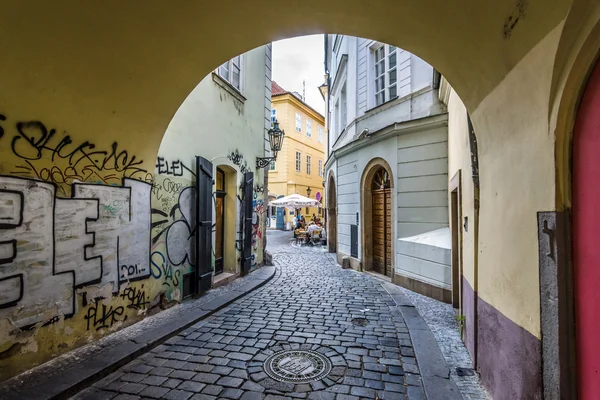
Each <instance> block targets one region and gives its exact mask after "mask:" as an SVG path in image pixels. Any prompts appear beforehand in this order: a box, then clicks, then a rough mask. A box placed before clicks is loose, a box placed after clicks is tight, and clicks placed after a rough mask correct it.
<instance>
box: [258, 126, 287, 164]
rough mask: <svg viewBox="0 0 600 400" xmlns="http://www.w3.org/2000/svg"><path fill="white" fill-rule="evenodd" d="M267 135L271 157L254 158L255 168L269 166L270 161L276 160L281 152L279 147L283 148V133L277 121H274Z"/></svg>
mask: <svg viewBox="0 0 600 400" xmlns="http://www.w3.org/2000/svg"><path fill="white" fill-rule="evenodd" d="M267 133H268V135H269V145H270V146H271V152H272V153H273V157H256V168H265V167H267V166H268V165H269V164H271V162H272V161H275V160H276V159H277V153H278V152H279V151H281V147H282V146H283V138H284V137H285V132H284V131H282V130H281V129H279V122H277V120H275V122H274V123H273V127H272V128H271V129H269V132H267Z"/></svg>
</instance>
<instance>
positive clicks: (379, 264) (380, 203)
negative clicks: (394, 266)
mask: <svg viewBox="0 0 600 400" xmlns="http://www.w3.org/2000/svg"><path fill="white" fill-rule="evenodd" d="M372 213H373V271H375V272H377V273H379V274H385V192H384V191H383V190H377V191H373V210H372Z"/></svg>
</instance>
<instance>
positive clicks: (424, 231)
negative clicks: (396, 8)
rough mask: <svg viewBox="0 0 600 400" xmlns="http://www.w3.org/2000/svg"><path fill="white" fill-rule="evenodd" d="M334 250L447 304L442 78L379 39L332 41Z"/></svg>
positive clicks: (329, 186)
mask: <svg viewBox="0 0 600 400" xmlns="http://www.w3.org/2000/svg"><path fill="white" fill-rule="evenodd" d="M325 48H326V50H325V52H326V57H325V64H326V72H327V73H328V74H329V80H328V83H329V88H328V93H329V98H328V110H329V113H328V117H329V120H328V127H329V132H328V144H327V156H328V159H327V162H326V165H325V177H326V196H327V209H328V238H329V240H330V246H329V249H330V251H335V252H336V253H337V257H338V261H339V262H340V263H341V264H342V265H344V264H345V265H346V266H350V267H352V268H355V269H358V270H361V271H373V272H376V273H380V274H382V275H386V276H387V277H389V278H390V279H391V280H392V281H393V282H395V283H396V284H399V285H401V286H404V287H407V288H409V289H412V290H415V291H417V292H420V293H423V294H426V295H429V296H432V297H435V298H438V299H440V300H443V301H447V302H449V301H450V299H451V290H452V286H451V283H452V276H451V257H450V247H451V239H450V232H449V229H448V200H447V196H448V194H447V182H448V117H447V113H446V109H445V106H444V104H442V103H441V102H440V101H439V98H438V86H439V81H440V75H439V73H438V72H437V71H435V70H434V69H433V67H431V66H430V65H429V64H427V63H426V62H425V61H423V60H421V59H420V58H418V57H416V56H415V55H413V54H411V53H409V52H407V51H405V50H402V49H399V48H397V47H394V46H391V45H387V44H383V43H380V42H377V41H373V40H368V39H363V38H357V37H351V36H344V35H327V36H326V45H325Z"/></svg>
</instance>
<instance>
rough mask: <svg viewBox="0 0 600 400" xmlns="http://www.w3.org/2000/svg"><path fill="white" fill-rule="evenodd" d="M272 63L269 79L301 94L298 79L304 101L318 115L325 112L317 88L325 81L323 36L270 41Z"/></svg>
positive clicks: (323, 103)
mask: <svg viewBox="0 0 600 400" xmlns="http://www.w3.org/2000/svg"><path fill="white" fill-rule="evenodd" d="M272 62H273V64H272V68H273V75H272V79H273V80H274V81H276V82H277V83H278V84H279V86H281V87H282V88H284V89H285V90H288V91H290V92H298V93H300V95H302V81H303V80H304V81H306V103H308V105H310V106H311V107H312V108H314V109H315V110H317V111H318V112H320V113H321V114H323V113H324V112H325V102H324V101H323V98H322V97H321V93H319V89H318V87H319V86H321V84H323V83H324V82H325V78H324V75H325V68H324V66H323V35H311V36H301V37H297V38H293V39H286V40H280V41H278V42H274V43H273V59H272Z"/></svg>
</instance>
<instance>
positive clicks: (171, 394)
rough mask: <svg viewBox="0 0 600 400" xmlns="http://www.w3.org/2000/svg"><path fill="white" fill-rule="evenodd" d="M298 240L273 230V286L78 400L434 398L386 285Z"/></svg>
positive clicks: (439, 395) (129, 366) (453, 395)
mask: <svg viewBox="0 0 600 400" xmlns="http://www.w3.org/2000/svg"><path fill="white" fill-rule="evenodd" d="M290 239H291V235H290V233H289V232H280V231H270V232H269V236H268V249H269V250H270V251H271V252H272V253H273V255H274V263H275V265H276V267H277V270H276V273H275V276H274V278H273V279H272V280H271V281H270V282H268V283H267V284H266V285H265V286H264V287H262V288H260V289H258V290H256V291H254V292H252V293H250V294H249V295H247V296H245V297H242V298H241V299H239V300H237V301H236V302H235V303H233V304H232V305H231V306H229V307H226V308H224V309H222V310H220V311H218V312H216V313H215V314H214V315H212V316H210V317H209V318H207V319H205V320H202V321H200V322H198V323H196V324H195V325H193V326H192V327H190V328H189V329H186V330H185V331H183V332H181V333H180V334H179V335H177V336H174V337H172V338H171V339H169V340H168V341H167V342H166V343H164V344H163V345H160V346H158V347H156V348H155V349H153V350H152V351H151V352H149V353H147V354H144V355H142V356H140V357H139V358H137V359H135V360H134V361H132V362H131V363H129V364H127V365H126V366H124V367H122V368H121V369H120V370H118V371H117V372H114V373H112V374H111V375H109V376H108V377H106V378H104V379H103V380H101V381H99V382H97V383H95V384H93V385H92V386H91V387H89V388H87V389H85V390H83V391H82V392H80V393H79V394H77V395H76V396H74V397H73V398H72V399H74V400H76V399H77V400H78V399H81V400H83V399H118V400H123V399H139V398H163V399H216V398H219V399H221V398H222V399H263V398H265V399H284V398H285V399H290V398H308V399H339V400H342V399H423V398H426V397H425V393H424V388H423V380H422V378H421V373H420V370H419V367H418V366H417V359H416V358H415V351H414V349H413V344H412V343H411V338H410V335H409V329H408V328H407V324H406V323H405V321H404V319H403V318H402V315H401V314H400V313H399V312H398V311H397V307H396V302H395V301H394V299H393V297H392V296H390V294H389V293H388V292H387V291H386V289H385V288H384V286H383V285H382V284H385V282H384V281H381V280H379V279H377V278H375V277H373V276H371V275H369V274H363V273H358V272H356V271H353V270H344V269H341V268H340V266H339V265H337V263H336V262H335V261H334V258H333V257H332V254H330V253H326V252H325V251H324V250H323V248H321V247H308V246H307V247H302V248H298V247H295V246H292V242H291V241H290ZM431 350H432V349H427V352H428V354H434V353H435V352H433V351H431ZM301 351H304V353H303V354H300V353H299V352H301ZM426 368H430V366H427V367H426ZM424 379H425V378H424ZM442 380H443V381H446V384H447V386H446V387H450V388H454V390H456V386H454V384H453V383H451V382H450V380H448V379H442ZM437 385H438V386H437V387H439V388H443V387H444V384H439V382H438V383H437ZM427 398H430V399H433V398H439V399H454V398H456V399H458V398H461V397H460V395H459V394H458V393H457V391H455V392H452V391H451V392H447V393H436V394H434V395H433V396H431V395H430V396H428V397H427ZM465 398H469V399H472V398H484V397H465Z"/></svg>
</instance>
